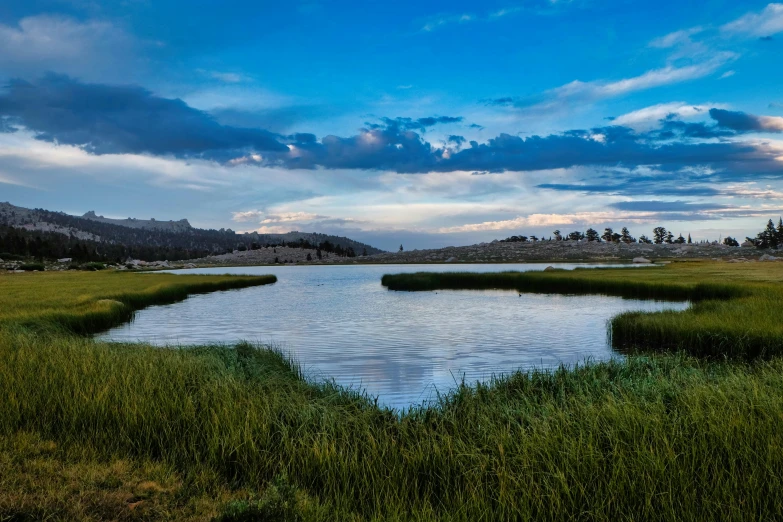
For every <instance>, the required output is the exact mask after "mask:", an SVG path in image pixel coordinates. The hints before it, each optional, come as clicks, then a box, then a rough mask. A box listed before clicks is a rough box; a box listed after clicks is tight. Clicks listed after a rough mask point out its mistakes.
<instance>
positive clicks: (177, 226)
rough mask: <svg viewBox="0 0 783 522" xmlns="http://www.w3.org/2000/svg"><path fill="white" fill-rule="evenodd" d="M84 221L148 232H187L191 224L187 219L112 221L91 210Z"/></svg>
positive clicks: (129, 219)
mask: <svg viewBox="0 0 783 522" xmlns="http://www.w3.org/2000/svg"><path fill="white" fill-rule="evenodd" d="M82 218H84V219H89V220H91V221H100V222H101V223H109V224H110V225H119V226H122V227H128V228H144V229H147V230H162V231H165V232H175V233H177V232H187V231H188V230H190V229H191V228H193V227H191V226H190V222H189V221H188V220H187V219H180V220H179V221H158V220H156V219H155V218H151V219H136V218H128V219H111V218H106V217H103V216H99V215H97V214H96V213H95V211H93V210H90V211H89V212H87V213H86V214H84V215H83V216H82Z"/></svg>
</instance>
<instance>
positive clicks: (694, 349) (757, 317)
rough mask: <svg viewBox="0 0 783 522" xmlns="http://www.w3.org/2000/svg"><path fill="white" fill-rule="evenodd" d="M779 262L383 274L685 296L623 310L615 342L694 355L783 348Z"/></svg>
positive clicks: (388, 281)
mask: <svg viewBox="0 0 783 522" xmlns="http://www.w3.org/2000/svg"><path fill="white" fill-rule="evenodd" d="M781 281H783V263H742V264H729V263H714V262H683V263H674V264H671V265H666V266H664V267H656V268H638V269H622V268H619V269H610V268H607V269H598V270H595V269H586V270H573V271H565V270H555V271H549V272H503V273H497V274H477V273H460V272H451V273H426V272H419V273H415V274H397V275H385V276H384V277H383V279H382V283H383V284H384V285H385V286H386V287H388V288H389V289H390V290H405V291H424V290H437V289H490V288H494V289H508V290H516V291H518V292H539V293H540V292H544V293H561V294H574V295H578V294H606V295H613V296H621V297H626V298H640V299H662V300H690V301H691V302H692V306H691V307H689V308H688V309H687V310H684V311H679V312H675V311H663V312H655V313H646V312H645V313H642V312H628V313H624V314H620V315H618V316H617V317H614V318H613V319H612V321H611V324H610V333H611V336H612V342H613V344H614V345H615V347H617V348H620V349H624V350H627V351H636V350H645V351H649V350H653V351H661V350H686V351H687V352H688V353H690V354H692V355H696V356H699V357H716V358H725V357H730V358H745V359H754V358H758V357H771V356H773V355H778V354H783V321H781V320H780V316H781V303H783V285H781V284H780V283H781Z"/></svg>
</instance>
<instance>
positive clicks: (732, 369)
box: [0, 331, 783, 521]
mask: <svg viewBox="0 0 783 522" xmlns="http://www.w3.org/2000/svg"><path fill="white" fill-rule="evenodd" d="M1 339H2V340H0V347H2V348H0V360H2V361H3V362H2V363H1V364H0V397H2V407H0V434H4V435H10V434H13V433H18V432H34V433H37V434H40V436H42V437H44V438H46V439H49V440H54V441H56V442H57V444H58V445H61V446H62V447H74V446H89V447H90V448H92V450H93V451H94V452H96V453H98V454H100V455H105V456H107V457H111V456H122V457H123V458H134V459H154V460H159V461H162V462H165V463H168V464H170V465H172V466H174V468H175V469H177V470H179V472H180V473H181V474H182V477H183V480H184V481H185V482H186V483H187V484H189V486H188V488H189V490H190V491H191V494H196V493H200V494H202V495H203V494H204V493H205V492H207V493H208V492H209V491H210V488H216V487H219V486H220V485H233V486H232V487H243V488H250V489H253V488H257V490H263V489H264V488H265V487H266V486H267V485H268V484H270V483H273V482H275V480H276V479H277V480H279V479H280V477H285V481H286V483H287V484H290V485H291V486H290V487H293V488H295V489H296V490H297V492H298V498H299V499H300V500H301V502H300V503H299V505H297V506H294V507H292V508H291V510H293V511H295V512H296V513H297V514H298V516H301V517H303V518H304V519H308V520H309V519H313V520H315V519H319V520H351V519H354V520H471V521H472V520H518V519H520V520H525V519H528V520H562V519H567V518H579V519H599V520H617V519H625V518H628V517H632V518H635V519H700V520H706V519H718V518H720V519H732V518H734V519H742V518H745V517H746V516H747V515H748V514H750V513H752V514H753V517H754V518H756V517H757V518H760V519H772V518H775V516H776V515H778V514H780V513H781V512H782V511H781V510H783V477H781V475H780V474H779V473H778V470H779V469H780V468H781V466H783V452H781V451H780V447H781V444H783V435H781V434H783V416H781V415H780V412H781V411H783V363H781V362H780V361H779V360H776V361H774V362H768V363H756V364H754V365H742V364H736V365H725V364H717V363H708V362H699V361H698V360H695V359H690V358H686V357H673V356H667V357H655V358H632V359H630V360H629V361H628V362H626V363H619V362H609V363H602V364H596V365H589V366H585V367H580V368H577V369H576V370H565V369H561V370H559V371H557V372H554V373H535V372H534V373H517V374H514V375H511V376H509V377H504V378H500V379H497V380H495V381H494V382H492V383H490V384H486V385H475V386H467V385H463V386H462V387H460V388H459V389H458V390H456V391H454V392H453V393H450V394H448V395H445V396H443V397H441V398H440V402H439V404H437V405H436V406H434V407H427V408H424V407H422V408H414V409H413V410H411V411H408V412H404V413H403V414H401V415H397V414H395V413H393V412H391V411H388V410H384V409H380V408H378V407H377V406H375V404H374V402H373V401H371V400H369V399H368V398H365V397H361V396H359V395H356V394H355V393H347V392H344V391H342V390H340V389H339V388H335V387H333V386H329V385H313V384H309V383H307V382H305V381H303V380H302V379H301V376H300V373H299V371H298V370H297V368H296V367H295V366H293V365H292V364H290V363H289V362H287V361H286V360H285V359H284V358H283V357H282V356H280V355H279V354H277V353H275V352H272V351H269V350H265V349H258V348H255V347H252V346H250V345H247V344H242V345H239V346H236V347H233V348H230V347H205V348H194V349H181V350H165V349H159V348H152V347H147V346H138V345H105V344H101V343H96V342H93V341H90V340H86V339H83V338H77V337H73V336H59V337H58V339H57V340H56V341H53V340H51V339H42V338H41V337H40V336H34V335H31V334H29V333H25V332H24V331H16V332H8V331H5V332H4V333H3V334H2V338H1ZM280 520H283V518H281V519H280Z"/></svg>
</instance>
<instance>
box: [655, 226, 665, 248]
mask: <svg viewBox="0 0 783 522" xmlns="http://www.w3.org/2000/svg"><path fill="white" fill-rule="evenodd" d="M653 240H654V241H655V244H656V245H660V244H661V243H663V242H664V241H665V240H666V229H665V228H664V227H655V228H654V229H653Z"/></svg>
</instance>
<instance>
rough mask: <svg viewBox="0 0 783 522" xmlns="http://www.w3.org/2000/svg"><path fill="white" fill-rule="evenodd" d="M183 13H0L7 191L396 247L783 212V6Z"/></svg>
mask: <svg viewBox="0 0 783 522" xmlns="http://www.w3.org/2000/svg"><path fill="white" fill-rule="evenodd" d="M190 5H191V4H185V3H183V2H175V1H161V2H155V3H150V2H144V1H131V2H126V3H123V4H122V5H108V6H107V5H98V4H97V3H93V2H83V1H80V0H72V1H69V2H62V1H55V0H36V1H33V2H29V1H27V2H21V1H18V0H11V1H10V2H6V3H4V5H3V6H2V7H0V46H2V48H3V49H4V52H3V54H2V55H1V56H0V200H7V201H9V202H12V204H13V205H17V206H21V207H26V208H45V209H47V210H53V211H62V212H65V213H67V214H71V215H77V216H81V215H83V214H85V213H86V212H88V211H90V210H94V211H95V212H96V214H98V215H102V216H106V217H109V218H112V219H126V217H125V216H130V217H133V218H136V219H149V217H148V218H142V217H141V216H150V217H153V218H154V219H156V220H158V221H169V220H172V221H178V220H181V219H187V220H188V221H189V222H190V223H191V225H192V226H194V227H198V228H207V229H209V228H212V229H220V228H231V229H233V230H236V231H238V232H240V233H241V232H250V231H258V232H260V233H285V232H289V231H300V232H308V233H309V232H318V233H324V234H333V235H339V236H345V237H349V238H351V239H353V240H356V241H360V242H364V243H367V244H369V245H372V246H375V247H378V248H381V249H384V250H391V251H394V250H396V249H397V246H398V245H399V244H403V245H404V246H405V248H406V250H408V249H410V250H413V249H423V248H439V247H444V246H461V245H469V244H475V243H480V242H489V241H492V240H494V239H504V238H507V237H510V236H513V235H520V234H522V235H537V236H542V235H543V236H546V237H549V236H550V235H552V232H553V231H554V230H555V229H560V230H561V231H562V232H563V233H564V234H566V233H568V232H571V231H573V230H580V231H584V230H586V229H587V228H590V227H591V228H594V229H596V230H599V231H601V230H603V229H604V228H606V227H611V228H614V229H615V230H619V229H620V228H622V227H623V226H627V227H628V228H629V229H630V230H631V233H632V234H634V235H635V236H637V237H638V236H639V235H641V234H645V235H648V236H649V235H650V232H651V231H652V229H653V228H654V227H657V226H664V227H666V228H667V229H669V230H671V231H672V232H674V233H676V234H682V235H683V236H687V235H688V234H690V235H691V236H692V238H693V240H694V242H697V241H700V240H710V241H714V240H717V239H718V238H720V237H724V238H725V237H727V236H732V237H735V238H737V239H739V240H740V242H741V240H742V239H744V238H745V237H746V236H751V237H752V236H754V235H755V234H756V233H757V232H758V231H759V230H761V229H762V228H763V227H764V224H765V223H766V222H767V220H768V219H773V220H775V221H777V219H778V218H779V216H780V215H782V214H783V183H781V179H782V178H783V139H781V136H780V134H781V133H783V95H781V94H780V92H779V91H780V90H779V87H778V86H779V85H781V80H782V79H783V71H781V70H780V68H778V67H774V65H775V64H776V58H778V57H779V56H780V55H781V41H783V4H778V3H769V2H743V3H742V4H741V5H739V4H738V3H736V2H728V1H724V0H716V1H711V2H708V3H706V4H705V3H698V4H696V3H694V4H693V5H691V4H683V3H674V2H666V3H658V2H655V3H654V2H628V1H625V0H623V1H613V2H604V3H600V4H599V3H597V2H594V1H591V0H572V1H564V0H559V1H557V0H540V1H537V0H531V1H525V2H489V3H485V4H482V6H480V7H477V6H476V5H475V4H473V3H468V2H449V3H446V2H433V3H429V4H427V5H426V6H422V5H420V4H418V3H416V4H414V3H412V2H402V3H397V4H395V5H394V7H393V8H391V7H389V6H385V5H366V4H364V3H362V4H360V3H357V2H346V3H341V4H340V5H327V4H326V3H321V2H314V1H302V2H293V3H291V4H290V5H285V6H280V5H277V6H257V5H254V4H252V3H249V2H233V3H231V5H230V6H229V5H226V4H223V5H221V6H217V5H204V6H199V8H198V9H188V6H190ZM778 60H779V59H778ZM115 216H123V217H116V218H115Z"/></svg>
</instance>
